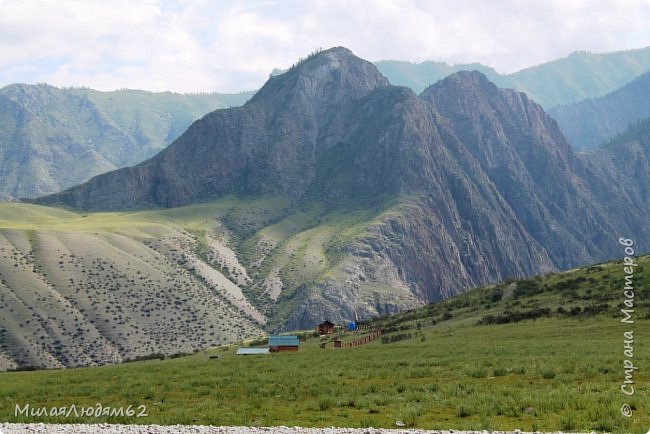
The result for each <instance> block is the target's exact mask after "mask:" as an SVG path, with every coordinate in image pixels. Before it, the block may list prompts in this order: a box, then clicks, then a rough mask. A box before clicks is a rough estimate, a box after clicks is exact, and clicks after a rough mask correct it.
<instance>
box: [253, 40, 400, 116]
mask: <svg viewBox="0 0 650 434" xmlns="http://www.w3.org/2000/svg"><path fill="white" fill-rule="evenodd" d="M389 85H390V83H389V81H388V79H387V78H386V77H384V76H383V75H382V74H381V73H380V72H379V71H378V70H377V68H376V67H375V65H373V64H372V63H370V62H368V61H366V60H363V59H361V58H359V57H357V56H355V55H354V54H352V52H351V51H350V50H348V49H347V48H343V47H335V48H330V49H329V50H325V51H320V52H316V53H314V54H311V55H310V56H308V57H307V58H305V59H302V60H300V61H299V62H298V63H296V64H295V65H293V66H292V67H291V68H290V69H289V70H288V71H286V72H285V73H283V74H280V75H276V76H273V77H271V78H270V79H269V80H268V81H267V82H266V84H265V85H264V86H263V87H262V88H261V89H260V90H259V91H258V92H257V94H256V95H255V97H254V98H253V99H252V100H251V101H250V104H251V105H256V104H263V105H267V106H268V105H270V106H272V107H273V108H274V110H277V108H278V107H287V106H294V105H302V106H303V107H307V106H312V107H320V108H328V107H329V108H332V107H333V108H336V109H337V110H338V109H340V108H341V105H342V104H346V103H349V102H351V101H354V100H357V99H359V98H362V97H364V96H366V95H367V94H368V93H370V92H371V91H372V90H374V89H377V88H379V87H383V86H389Z"/></svg>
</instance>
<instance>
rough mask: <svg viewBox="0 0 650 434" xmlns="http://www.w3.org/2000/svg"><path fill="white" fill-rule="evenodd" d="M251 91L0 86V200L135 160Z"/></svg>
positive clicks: (52, 189) (51, 188) (37, 193)
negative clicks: (184, 92)
mask: <svg viewBox="0 0 650 434" xmlns="http://www.w3.org/2000/svg"><path fill="white" fill-rule="evenodd" d="M249 97H250V94H245V93H243V94H239V95H221V94H216V93H215V94H205V95H180V94H173V93H170V92H166V93H150V92H143V91H133V90H120V91H115V92H98V91H94V90H91V89H58V88H55V87H52V86H47V85H11V86H7V87H5V88H2V89H0V199H1V200H11V199H15V198H19V197H37V196H41V195H43V194H48V193H53V192H56V191H60V190H62V189H64V188H67V187H70V186H72V185H76V184H78V183H80V182H83V181H86V180H88V179H90V178H91V177H93V176H94V175H97V174H100V173H104V172H107V171H110V170H114V169H116V168H119V167H124V166H128V165H132V164H136V163H138V162H140V161H142V160H144V159H146V158H148V157H150V156H152V155H154V154H155V153H156V152H158V151H160V150H161V149H162V148H164V147H165V146H167V145H168V144H169V143H171V142H172V141H173V140H174V139H175V138H176V137H178V136H179V135H180V134H181V133H182V132H183V131H185V129H186V128H187V127H188V126H189V125H190V124H191V123H192V122H193V121H194V120H196V119H198V118H199V117H201V116H203V115H204V114H205V113H207V112H209V111H212V110H214V109H216V108H219V107H229V106H233V105H240V104H242V103H243V102H245V101H246V99H248V98H249Z"/></svg>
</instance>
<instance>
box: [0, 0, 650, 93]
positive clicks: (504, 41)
mask: <svg viewBox="0 0 650 434" xmlns="http://www.w3.org/2000/svg"><path fill="white" fill-rule="evenodd" d="M648 23H650V0H617V1H615V0H592V1H582V0H572V1H566V0H539V1H537V0H491V1H484V0H471V1H470V0H453V1H452V0H429V1H427V0H372V1H370V0H356V1H355V0H347V1H342V0H322V1H321V0H313V1H310V0H284V1H280V0H257V1H255V0H248V1H223V0H49V1H45V0H0V86H4V85H7V84H10V83H16V82H21V83H36V82H46V83H49V84H53V85H57V86H87V87H92V88H96V89H101V90H112V89H119V88H132V89H146V90H155V91H163V90H172V91H177V92H201V91H220V92H237V91H241V90H249V89H256V88H259V87H260V86H261V85H262V84H263V83H264V81H265V80H266V78H267V77H268V74H269V72H270V71H271V70H272V69H273V68H286V67H288V66H289V65H291V64H292V63H294V62H295V61H296V60H297V59H298V58H300V57H304V56H306V55H307V54H309V53H310V52H311V51H313V50H314V49H316V48H319V47H322V48H329V47H331V46H336V45H343V46H346V47H348V48H350V49H351V50H352V51H353V52H354V53H355V54H357V55H358V56H360V57H363V58H365V59H368V60H371V61H376V60H384V59H396V60H407V61H412V62H421V61H424V60H435V61H443V62H447V63H465V62H481V63H484V64H486V65H489V66H492V67H494V68H496V69H497V70H498V71H499V72H506V73H507V72H514V71H516V70H519V69H522V68H525V67H527V66H532V65H536V64H539V63H543V62H546V61H550V60H553V59H557V58H560V57H565V56H567V55H568V54H570V53H571V52H573V51H576V50H586V51H591V52H607V51H615V50H624V49H631V48H640V47H645V46H649V45H650V26H648Z"/></svg>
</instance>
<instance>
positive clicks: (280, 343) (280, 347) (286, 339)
mask: <svg viewBox="0 0 650 434" xmlns="http://www.w3.org/2000/svg"><path fill="white" fill-rule="evenodd" d="M299 346H300V341H299V340H298V336H269V351H271V352H272V353H278V352H281V351H298V347H299Z"/></svg>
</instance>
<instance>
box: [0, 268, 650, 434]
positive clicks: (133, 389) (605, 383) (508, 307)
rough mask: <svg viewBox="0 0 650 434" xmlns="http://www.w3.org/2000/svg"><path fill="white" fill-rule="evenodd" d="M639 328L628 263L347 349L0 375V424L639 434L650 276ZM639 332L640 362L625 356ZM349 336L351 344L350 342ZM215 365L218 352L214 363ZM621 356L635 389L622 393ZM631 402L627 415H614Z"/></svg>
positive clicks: (450, 310)
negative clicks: (626, 310) (54, 413)
mask: <svg viewBox="0 0 650 434" xmlns="http://www.w3.org/2000/svg"><path fill="white" fill-rule="evenodd" d="M648 262H650V258H648V257H647V256H646V257H643V258H639V267H638V273H637V274H636V275H635V279H636V280H635V282H636V285H637V286H636V288H637V290H636V293H637V296H636V299H635V303H637V304H636V305H635V312H634V320H635V322H634V324H623V323H621V318H622V315H621V313H620V307H621V303H622V302H623V301H624V299H625V297H624V296H623V293H622V286H623V283H622V282H623V279H622V277H623V271H622V263H621V262H620V261H619V262H618V263H609V264H600V265H597V266H592V267H585V268H583V269H580V270H577V271H573V272H569V273H558V274H552V275H549V276H545V277H540V278H534V279H528V280H525V281H518V282H504V283H503V284H501V285H496V286H491V287H486V288H479V289H477V290H474V291H470V292H469V293H467V294H465V295H462V296H459V297H456V298H454V299H451V300H448V301H446V302H444V303H439V304H434V305H430V306H428V307H425V308H423V309H418V310H415V311H411V312H407V313H404V314H400V315H397V316H394V317H389V318H383V319H377V320H375V325H377V326H381V327H383V328H384V329H385V330H386V331H387V334H386V335H384V336H382V339H380V340H376V341H374V342H372V343H369V344H366V345H364V346H361V347H356V348H351V349H320V348H319V343H320V338H317V337H312V338H309V339H308V340H307V341H306V342H305V343H303V344H302V347H301V350H300V351H299V352H297V353H280V354H272V355H269V356H245V357H242V356H235V355H234V352H235V349H236V347H234V346H233V347H223V348H216V349H212V350H209V351H208V352H202V353H197V354H194V355H192V356H189V357H183V358H178V359H169V360H152V361H145V362H135V363H127V364H122V365H114V366H105V367H99V368H83V369H68V370H57V371H36V372H9V373H3V374H0V384H2V386H1V388H0V420H3V421H8V422H41V421H43V422H114V423H160V424H177V423H179V424H217V425H262V426H273V425H289V426H292V425H300V426H342V427H343V426H345V427H369V426H373V427H396V422H398V421H399V422H402V423H404V424H405V425H406V426H408V427H417V428H428V429H441V428H447V429H490V430H504V429H516V428H519V429H522V430H527V431H530V430H540V431H551V430H563V431H608V432H646V431H647V428H648V427H649V426H650V415H649V412H648V410H649V409H650V398H648V389H649V387H648V380H649V378H648V374H647V369H648V367H647V362H646V361H647V360H649V359H650V346H649V345H648V342H650V320H648V309H647V301H646V300H647V297H646V295H647V293H648V286H647V283H648V281H647V277H648V273H647V272H646V271H645V269H647V265H648ZM630 330H633V333H634V342H633V343H632V346H633V351H634V354H633V356H634V357H632V358H631V357H629V355H626V354H624V349H625V348H624V346H625V342H624V340H625V339H626V338H625V337H624V332H626V331H630ZM347 338H349V337H346V339H347ZM210 356H218V359H217V358H210ZM625 360H630V361H631V362H633V363H634V365H635V366H636V367H638V370H634V372H633V373H632V377H631V378H629V379H631V380H632V381H634V387H635V393H634V395H633V396H627V395H625V394H623V393H622V392H621V384H622V383H623V382H624V381H625V375H626V372H625V368H624V363H625ZM97 403H100V404H102V405H103V406H105V407H112V408H119V407H127V406H129V405H131V406H133V408H134V409H137V407H138V406H140V405H144V406H146V411H147V414H148V416H147V417H143V418H136V417H132V418H128V417H120V416H118V417H100V418H94V417H91V418H88V417H86V418H60V417H32V416H25V415H19V416H18V417H16V416H15V410H16V405H18V406H19V408H21V409H23V408H24V406H25V405H26V404H29V405H30V406H31V407H32V408H40V407H47V408H52V407H62V406H70V405H72V404H74V405H76V406H77V407H82V406H95V405H96V404H97ZM624 404H626V405H629V407H630V409H631V411H632V416H631V417H629V418H627V417H624V416H623V415H622V414H621V407H622V406H623V405H624Z"/></svg>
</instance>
